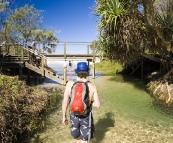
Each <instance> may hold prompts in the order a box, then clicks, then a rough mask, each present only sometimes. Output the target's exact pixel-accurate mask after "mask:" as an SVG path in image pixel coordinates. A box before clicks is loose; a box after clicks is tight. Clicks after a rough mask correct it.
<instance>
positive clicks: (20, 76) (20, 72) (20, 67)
mask: <svg viewBox="0 0 173 143" xmlns="http://www.w3.org/2000/svg"><path fill="white" fill-rule="evenodd" d="M19 79H22V65H19Z"/></svg>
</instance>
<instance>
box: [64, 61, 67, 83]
mask: <svg viewBox="0 0 173 143" xmlns="http://www.w3.org/2000/svg"><path fill="white" fill-rule="evenodd" d="M63 66H64V70H63V75H64V85H66V82H67V62H66V61H65V63H64V65H63Z"/></svg>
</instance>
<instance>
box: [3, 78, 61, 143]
mask: <svg viewBox="0 0 173 143" xmlns="http://www.w3.org/2000/svg"><path fill="white" fill-rule="evenodd" d="M58 99H59V98H58V95H54V96H51V94H49V93H48V92H47V91H44V90H40V89H36V88H33V87H29V86H27V85H26V84H25V82H23V81H19V80H18V77H17V76H16V77H9V76H5V75H0V141H1V142H12V141H14V140H17V138H18V136H19V135H21V134H23V133H26V132H32V131H33V130H35V129H37V128H39V127H41V126H42V125H41V123H42V122H40V121H41V120H42V117H43V115H44V114H45V113H46V111H47V109H48V108H49V107H50V105H51V106H52V104H54V103H55V101H56V100H58Z"/></svg>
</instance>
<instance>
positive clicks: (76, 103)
mask: <svg viewBox="0 0 173 143" xmlns="http://www.w3.org/2000/svg"><path fill="white" fill-rule="evenodd" d="M88 82H89V81H87V82H83V81H76V82H75V83H74V84H73V86H72V88H71V100H70V111H71V113H72V114H74V115H75V116H81V115H86V114H87V113H88V112H89V88H88V84H87V83H88Z"/></svg>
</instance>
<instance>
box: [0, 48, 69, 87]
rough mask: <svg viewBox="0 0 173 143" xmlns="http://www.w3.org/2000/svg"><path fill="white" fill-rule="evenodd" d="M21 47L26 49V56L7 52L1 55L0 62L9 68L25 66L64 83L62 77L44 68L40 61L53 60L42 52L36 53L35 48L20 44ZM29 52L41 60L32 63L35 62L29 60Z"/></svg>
mask: <svg viewBox="0 0 173 143" xmlns="http://www.w3.org/2000/svg"><path fill="white" fill-rule="evenodd" d="M22 49H24V50H27V51H28V53H29V54H28V55H27V56H26V55H25V56H24V55H8V54H6V55H4V56H2V57H1V59H0V60H1V62H2V64H3V65H5V66H8V67H9V68H10V67H14V68H19V67H20V68H21V67H22V68H27V69H29V70H32V71H34V72H36V73H38V74H41V75H42V76H44V77H47V78H49V79H52V80H54V81H56V82H58V83H59V84H62V85H65V84H66V83H65V81H64V78H63V77H61V76H58V75H57V74H55V73H54V72H52V71H50V70H49V69H46V67H45V65H44V64H42V61H49V62H55V61H53V60H51V59H49V58H47V57H46V56H44V55H42V54H38V53H37V52H36V51H35V50H32V49H30V48H25V47H23V46H22ZM31 54H32V55H34V56H35V57H36V58H39V59H41V60H40V61H41V62H40V63H39V64H38V63H34V62H35V61H34V60H32V61H31ZM29 55H30V56H29ZM19 65H20V66H19Z"/></svg>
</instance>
